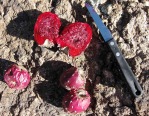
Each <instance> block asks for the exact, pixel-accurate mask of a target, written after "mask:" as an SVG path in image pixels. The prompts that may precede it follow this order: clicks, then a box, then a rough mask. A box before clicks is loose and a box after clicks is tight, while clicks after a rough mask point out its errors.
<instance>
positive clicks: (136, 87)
mask: <svg viewBox="0 0 149 116" xmlns="http://www.w3.org/2000/svg"><path fill="white" fill-rule="evenodd" d="M85 6H86V8H87V9H88V11H89V13H90V15H91V17H92V18H93V20H94V22H95V24H96V25H97V27H98V29H99V31H100V33H101V35H102V37H103V39H104V41H105V42H106V43H107V44H108V46H109V47H110V49H111V51H112V53H113V55H114V56H115V58H116V60H117V62H118V64H119V66H120V69H121V71H122V73H123V75H124V77H125V79H126V81H127V83H128V85H129V87H130V89H131V91H132V93H133V95H134V96H135V97H139V96H141V95H142V94H143V90H142V88H141V86H140V84H139V82H138V81H137V79H136V77H135V75H134V74H133V72H132V70H131V68H130V66H129V65H128V63H127V61H126V60H125V58H124V57H123V55H122V53H121V51H120V49H119V48H118V45H117V43H116V41H115V40H114V39H113V37H112V34H111V32H110V30H109V29H108V28H107V27H106V26H105V24H104V23H103V22H102V20H101V18H100V16H99V15H98V14H97V13H96V11H95V10H94V9H93V7H92V6H91V5H89V4H88V3H86V4H85Z"/></svg>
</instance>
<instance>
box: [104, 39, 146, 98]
mask: <svg viewBox="0 0 149 116" xmlns="http://www.w3.org/2000/svg"><path fill="white" fill-rule="evenodd" d="M107 43H108V45H109V47H110V49H111V50H112V52H113V54H114V56H115V58H116V60H117V62H118V64H119V66H120V68H121V71H122V73H123V75H124V77H125V79H126V81H127V83H128V85H129V86H130V88H131V91H132V93H133V94H134V96H135V97H139V96H141V95H142V93H143V90H142V88H141V86H140V84H139V83H138V81H137V79H136V77H135V76H134V74H133V72H132V70H131V68H130V66H129V65H128V63H127V61H126V60H125V58H124V57H123V55H122V53H121V51H120V50H119V48H118V45H117V43H116V41H115V40H114V39H111V40H109V41H108V42H107Z"/></svg>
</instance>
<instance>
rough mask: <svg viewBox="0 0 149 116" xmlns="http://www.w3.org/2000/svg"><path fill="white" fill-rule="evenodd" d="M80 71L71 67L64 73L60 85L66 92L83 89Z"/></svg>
mask: <svg viewBox="0 0 149 116" xmlns="http://www.w3.org/2000/svg"><path fill="white" fill-rule="evenodd" d="M81 73H82V71H81V69H80V70H78V69H77V68H76V67H71V68H69V69H68V70H66V71H64V72H63V73H62V75H61V77H60V83H61V85H62V86H63V87H64V88H66V89H67V90H71V89H79V88H84V85H85V79H84V78H83V77H82V74H81Z"/></svg>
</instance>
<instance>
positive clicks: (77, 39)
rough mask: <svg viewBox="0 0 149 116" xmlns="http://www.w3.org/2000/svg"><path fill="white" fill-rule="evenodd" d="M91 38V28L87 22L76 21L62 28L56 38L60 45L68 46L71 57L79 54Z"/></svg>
mask: <svg viewBox="0 0 149 116" xmlns="http://www.w3.org/2000/svg"><path fill="white" fill-rule="evenodd" d="M91 39H92V29H91V27H90V25H89V24H87V23H82V22H76V23H72V24H70V25H68V26H66V27H65V28H64V30H63V31H62V33H61V35H60V37H58V38H57V39H56V41H57V44H58V45H59V46H60V47H68V48H69V55H70V56H72V57H75V56H78V55H80V54H81V53H82V52H83V51H84V50H85V49H86V48H87V46H88V45H89V43H90V41H91Z"/></svg>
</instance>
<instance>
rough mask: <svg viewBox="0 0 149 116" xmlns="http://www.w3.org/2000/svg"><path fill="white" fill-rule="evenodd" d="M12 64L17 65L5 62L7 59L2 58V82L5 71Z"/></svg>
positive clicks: (0, 72) (0, 78)
mask: <svg viewBox="0 0 149 116" xmlns="http://www.w3.org/2000/svg"><path fill="white" fill-rule="evenodd" d="M12 64H15V63H14V62H11V61H9V60H5V59H1V58H0V81H3V76H4V73H5V71H6V70H7V69H8V67H9V66H10V65H12Z"/></svg>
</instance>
